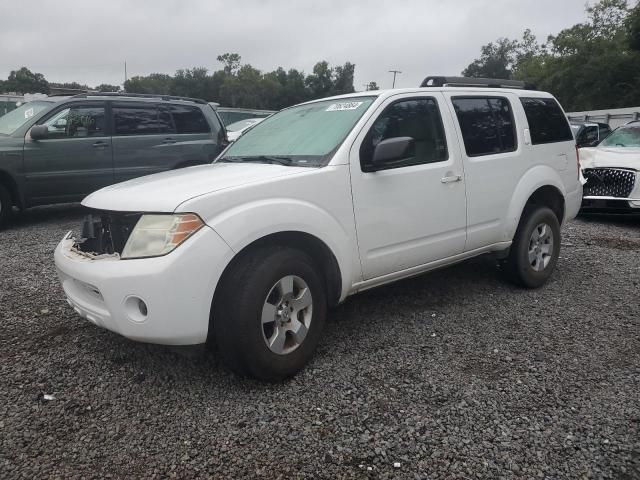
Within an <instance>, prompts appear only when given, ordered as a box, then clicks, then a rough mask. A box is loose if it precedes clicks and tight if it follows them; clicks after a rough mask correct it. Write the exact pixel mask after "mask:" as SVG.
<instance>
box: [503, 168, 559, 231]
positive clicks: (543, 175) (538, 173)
mask: <svg viewBox="0 0 640 480" xmlns="http://www.w3.org/2000/svg"><path fill="white" fill-rule="evenodd" d="M545 186H552V187H555V188H557V189H558V191H559V192H560V194H561V195H562V196H563V197H566V193H567V192H566V189H565V187H564V184H563V183H562V179H561V178H560V175H558V172H557V171H556V170H554V169H553V168H551V167H550V166H548V165H536V166H535V167H533V168H530V169H529V170H528V171H527V172H526V173H525V174H524V175H523V176H522V177H521V178H520V181H519V182H518V185H517V186H516V188H515V190H514V194H513V196H512V197H511V203H510V204H509V210H508V212H507V217H506V219H505V223H504V232H503V240H505V241H510V240H512V239H513V237H514V236H515V234H516V229H517V228H518V224H519V223H520V217H521V216H522V212H523V211H524V207H525V205H526V204H527V201H528V200H529V198H530V197H531V195H533V193H534V192H535V191H536V190H538V189H539V188H540V187H545Z"/></svg>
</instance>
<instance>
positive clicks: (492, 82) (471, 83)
mask: <svg viewBox="0 0 640 480" xmlns="http://www.w3.org/2000/svg"><path fill="white" fill-rule="evenodd" d="M420 87H483V88H513V89H518V90H536V86H535V85H533V84H531V83H527V82H522V81H520V80H505V79H500V78H472V77H442V76H430V77H427V78H425V79H424V80H423V81H422V83H421V84H420Z"/></svg>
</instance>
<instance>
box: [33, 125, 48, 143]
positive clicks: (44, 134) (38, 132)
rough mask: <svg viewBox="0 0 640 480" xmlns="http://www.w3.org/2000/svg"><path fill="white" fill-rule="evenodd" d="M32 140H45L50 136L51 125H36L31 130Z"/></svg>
mask: <svg viewBox="0 0 640 480" xmlns="http://www.w3.org/2000/svg"><path fill="white" fill-rule="evenodd" d="M29 135H30V136H31V140H44V139H45V138H48V137H49V127H47V126H46V125H34V126H33V127H31V130H30V131H29Z"/></svg>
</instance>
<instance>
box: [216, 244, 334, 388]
mask: <svg viewBox="0 0 640 480" xmlns="http://www.w3.org/2000/svg"><path fill="white" fill-rule="evenodd" d="M318 271H319V269H318V268H317V266H316V265H315V263H314V262H313V260H312V259H311V258H310V257H309V256H308V255H306V254H305V253H303V252H301V251H299V250H295V249H291V248H285V247H265V248H261V249H256V250H254V251H252V252H249V253H248V254H246V255H245V256H244V257H242V258H241V259H240V260H239V261H238V262H236V264H235V265H233V266H232V267H231V270H230V271H229V272H228V273H227V274H225V275H224V277H223V280H222V282H223V284H222V285H221V290H220V291H219V292H218V293H217V294H216V297H217V299H216V302H215V305H214V309H213V325H214V327H213V330H214V338H215V343H216V347H217V349H218V351H219V352H220V353H221V354H222V357H223V359H224V361H225V363H226V364H227V365H228V366H229V368H230V369H231V370H233V371H234V372H235V373H237V374H239V375H242V376H245V375H248V376H252V377H255V378H258V379H260V380H266V381H278V380H282V379H285V378H287V377H290V376H292V375H294V374H295V373H297V372H298V371H300V370H301V369H302V368H303V367H304V366H305V365H306V364H307V362H308V361H309V360H310V358H311V357H312V356H313V353H314V351H315V349H316V347H317V345H318V342H319V340H320V336H321V334H322V330H323V327H324V323H325V319H326V315H327V294H326V291H325V286H324V285H325V284H324V281H323V278H322V277H321V275H319V274H318ZM305 292H306V293H305ZM303 294H304V295H303ZM305 305H306V306H305Z"/></svg>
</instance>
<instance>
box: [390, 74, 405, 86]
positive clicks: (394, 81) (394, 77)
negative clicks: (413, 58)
mask: <svg viewBox="0 0 640 480" xmlns="http://www.w3.org/2000/svg"><path fill="white" fill-rule="evenodd" d="M389 73H393V86H392V87H391V88H396V75H398V74H400V73H402V72H401V71H400V70H389Z"/></svg>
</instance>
